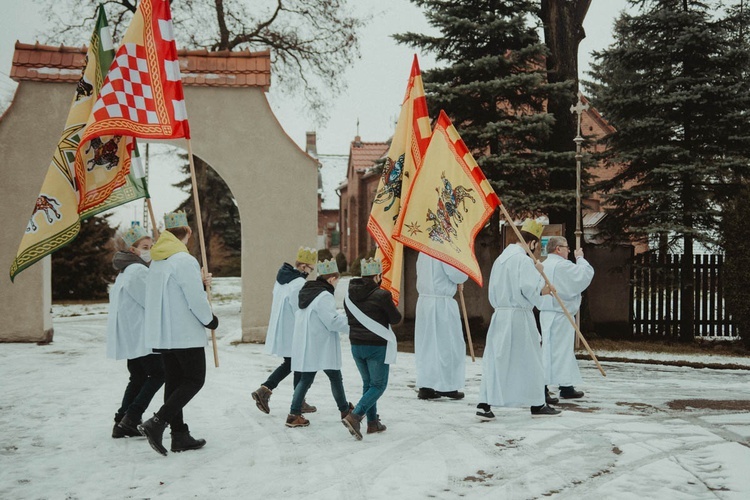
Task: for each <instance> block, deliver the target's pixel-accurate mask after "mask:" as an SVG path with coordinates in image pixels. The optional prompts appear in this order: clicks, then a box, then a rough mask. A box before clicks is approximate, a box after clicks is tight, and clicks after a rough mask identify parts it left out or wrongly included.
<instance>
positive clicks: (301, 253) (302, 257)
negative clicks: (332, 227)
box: [297, 247, 318, 266]
mask: <svg viewBox="0 0 750 500" xmlns="http://www.w3.org/2000/svg"><path fill="white" fill-rule="evenodd" d="M297 262H301V263H303V264H307V265H308V266H314V265H315V263H316V262H318V251H317V250H315V249H313V248H308V247H299V250H297Z"/></svg>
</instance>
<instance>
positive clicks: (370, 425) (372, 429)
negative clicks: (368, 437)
mask: <svg viewBox="0 0 750 500" xmlns="http://www.w3.org/2000/svg"><path fill="white" fill-rule="evenodd" d="M386 428H387V427H386V426H385V425H383V424H381V423H380V415H378V418H377V419H376V420H373V421H372V422H367V433H368V434H375V433H376V432H383V431H385V430H386Z"/></svg>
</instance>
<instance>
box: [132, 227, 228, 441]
mask: <svg viewBox="0 0 750 500" xmlns="http://www.w3.org/2000/svg"><path fill="white" fill-rule="evenodd" d="M164 225H165V228H166V230H165V231H164V232H163V233H161V236H160V237H159V240H158V241H157V242H156V244H155V245H154V247H153V248H152V249H151V257H152V258H153V262H152V263H151V268H150V270H149V273H148V278H147V280H146V346H147V347H151V348H153V349H154V350H155V351H156V352H160V353H161V354H162V359H163V360H164V373H165V382H164V405H162V407H161V408H159V411H157V412H156V413H155V414H154V416H153V417H151V418H150V419H148V420H146V421H145V422H143V424H142V425H140V426H139V427H138V430H140V431H141V432H142V433H143V434H144V435H145V436H146V438H148V442H149V444H150V445H151V447H152V448H153V449H154V450H156V451H157V452H158V453H161V454H162V455H166V454H167V449H166V448H165V447H164V446H163V445H162V435H163V433H164V429H165V427H166V426H167V424H169V426H170V428H171V432H172V445H171V450H172V451H173V452H178V451H186V450H195V449H198V448H201V447H203V446H204V445H205V444H206V441H205V440H204V439H194V438H193V437H192V436H191V435H190V431H189V429H188V426H187V424H186V423H185V422H184V420H183V413H182V411H183V408H184V407H185V405H187V404H188V403H189V402H190V400H191V399H192V398H193V397H194V396H195V395H196V394H197V393H198V391H200V390H201V388H202V387H203V383H204V382H205V379H206V355H205V346H206V344H207V343H208V341H207V337H206V330H205V329H206V328H208V329H211V330H214V329H216V328H217V327H218V326H219V319H218V318H217V317H216V316H215V315H214V314H213V312H212V311H211V305H210V304H209V302H208V297H207V296H206V292H205V290H204V286H210V282H211V275H210V274H207V273H206V274H204V273H202V271H201V269H200V266H199V265H198V261H197V260H196V259H195V257H193V256H192V255H190V253H188V249H187V246H186V245H187V243H188V241H189V240H190V237H191V235H192V234H193V232H192V230H191V229H190V227H189V226H188V222H187V215H185V212H173V213H169V214H166V215H165V216H164Z"/></svg>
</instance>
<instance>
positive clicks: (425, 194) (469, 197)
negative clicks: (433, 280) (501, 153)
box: [393, 111, 500, 286]
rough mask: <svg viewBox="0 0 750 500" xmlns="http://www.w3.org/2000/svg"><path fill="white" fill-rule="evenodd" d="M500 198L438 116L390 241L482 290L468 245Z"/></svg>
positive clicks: (444, 118) (455, 134)
mask: <svg viewBox="0 0 750 500" xmlns="http://www.w3.org/2000/svg"><path fill="white" fill-rule="evenodd" d="M499 205H500V199H499V198H498V197H497V195H496V194H495V191H494V190H493V189H492V187H491V186H490V183H489V181H487V179H486V178H485V176H484V173H483V172H482V170H481V169H480V168H479V165H477V163H476V161H474V157H473V156H472V155H471V152H470V151H469V149H468V148H467V147H466V144H464V141H463V140H462V139H461V137H460V136H459V135H458V131H456V129H455V127H454V126H453V124H452V123H451V121H450V119H449V118H448V115H446V114H445V112H444V111H440V116H439V117H438V120H437V123H436V125H435V129H434V130H433V131H432V139H431V140H430V145H429V147H428V148H427V152H426V153H425V156H424V161H423V162H422V167H421V168H420V169H419V170H418V171H417V174H416V176H415V177H414V179H413V180H412V187H411V190H410V191H409V193H408V195H407V196H406V197H405V198H404V200H403V205H402V207H401V212H402V217H401V219H402V220H403V224H400V225H397V226H396V228H395V229H394V234H393V236H394V238H395V239H396V240H398V241H400V242H401V243H403V244H404V245H406V246H408V247H410V248H413V249H415V250H417V251H419V252H423V253H426V254H427V255H430V256H432V257H434V258H436V259H438V260H441V261H443V262H445V263H447V264H449V265H451V266H453V267H455V268H456V269H459V270H461V271H463V272H464V273H466V274H467V275H468V276H469V277H470V278H471V279H473V280H474V281H475V282H476V283H477V284H478V285H479V286H482V283H483V281H482V272H481V270H480V269H479V263H478V262H477V259H476V256H475V255H474V240H475V238H476V235H477V233H479V231H480V230H481V229H482V228H483V227H484V224H485V223H486V222H487V219H489V218H490V216H491V215H492V212H493V211H494V210H495V208H497V207H498V206H499Z"/></svg>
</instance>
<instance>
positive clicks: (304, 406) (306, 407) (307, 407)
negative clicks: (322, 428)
mask: <svg viewBox="0 0 750 500" xmlns="http://www.w3.org/2000/svg"><path fill="white" fill-rule="evenodd" d="M316 411H318V408H316V407H315V406H313V405H309V404H307V401H302V413H315V412H316Z"/></svg>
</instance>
